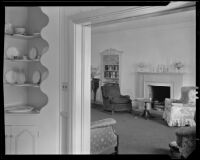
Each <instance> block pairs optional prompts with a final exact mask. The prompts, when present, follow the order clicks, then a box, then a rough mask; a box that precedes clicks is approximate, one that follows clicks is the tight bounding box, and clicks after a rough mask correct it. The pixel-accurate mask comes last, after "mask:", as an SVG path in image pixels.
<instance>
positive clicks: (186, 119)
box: [163, 86, 197, 126]
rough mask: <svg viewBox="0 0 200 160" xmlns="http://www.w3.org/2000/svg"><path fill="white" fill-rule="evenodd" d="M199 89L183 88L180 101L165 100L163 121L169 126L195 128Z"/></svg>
mask: <svg viewBox="0 0 200 160" xmlns="http://www.w3.org/2000/svg"><path fill="white" fill-rule="evenodd" d="M196 89H197V87H191V86H187V87H182V88H181V98H180V99H169V98H166V99H165V109H164V112H163V119H164V120H165V121H166V122H167V124H168V126H195V125H196V123H195V121H194V113H195V111H196V99H197V97H196V93H197V92H196Z"/></svg>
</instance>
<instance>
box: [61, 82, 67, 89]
mask: <svg viewBox="0 0 200 160" xmlns="http://www.w3.org/2000/svg"><path fill="white" fill-rule="evenodd" d="M67 88H68V82H62V90H63V91H66V90H67Z"/></svg>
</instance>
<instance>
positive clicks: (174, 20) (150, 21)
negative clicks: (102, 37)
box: [92, 10, 196, 34]
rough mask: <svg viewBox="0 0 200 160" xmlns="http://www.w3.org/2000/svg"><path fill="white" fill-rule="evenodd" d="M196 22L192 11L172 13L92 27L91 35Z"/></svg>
mask: <svg viewBox="0 0 200 160" xmlns="http://www.w3.org/2000/svg"><path fill="white" fill-rule="evenodd" d="M195 21H196V13H195V11H194V10H190V11H185V12H179V13H173V14H168V15H162V16H156V17H150V18H144V19H138V20H131V21H125V22H121V23H114V24H108V25H103V26H95V27H92V34H102V33H108V32H115V31H123V30H131V29H136V28H142V27H153V26H158V25H167V24H178V23H193V24H195Z"/></svg>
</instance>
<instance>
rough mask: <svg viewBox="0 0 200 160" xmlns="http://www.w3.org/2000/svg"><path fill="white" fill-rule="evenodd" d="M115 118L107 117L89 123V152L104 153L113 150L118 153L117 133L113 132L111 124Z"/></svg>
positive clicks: (114, 122)
mask: <svg viewBox="0 0 200 160" xmlns="http://www.w3.org/2000/svg"><path fill="white" fill-rule="evenodd" d="M114 124H116V120H114V119H112V118H107V119H103V120H99V121H94V122H92V123H91V151H90V153H91V154H102V153H103V154H105V153H107V152H109V151H111V150H114V152H113V153H114V154H118V145H119V144H118V143H119V140H118V135H117V134H116V133H115V130H114V128H113V125H114Z"/></svg>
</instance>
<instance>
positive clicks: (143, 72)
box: [137, 72, 185, 74]
mask: <svg viewBox="0 0 200 160" xmlns="http://www.w3.org/2000/svg"><path fill="white" fill-rule="evenodd" d="M137 73H139V74H185V72H137Z"/></svg>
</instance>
